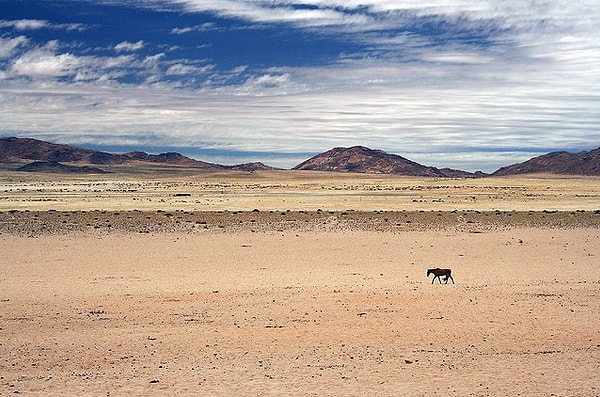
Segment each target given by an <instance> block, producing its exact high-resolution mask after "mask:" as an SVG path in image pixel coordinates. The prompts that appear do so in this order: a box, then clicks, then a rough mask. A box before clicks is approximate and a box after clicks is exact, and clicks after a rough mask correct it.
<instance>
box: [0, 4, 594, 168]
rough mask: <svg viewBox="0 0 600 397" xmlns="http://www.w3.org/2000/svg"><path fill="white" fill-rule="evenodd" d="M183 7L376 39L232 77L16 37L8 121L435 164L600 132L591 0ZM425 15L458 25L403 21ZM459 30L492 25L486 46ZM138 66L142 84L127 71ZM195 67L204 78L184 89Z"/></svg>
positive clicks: (0, 106)
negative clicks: (333, 54) (334, 150)
mask: <svg viewBox="0 0 600 397" xmlns="http://www.w3.org/2000/svg"><path fill="white" fill-rule="evenodd" d="M176 2H177V3H178V4H180V5H181V4H183V5H184V6H185V7H186V9H187V10H190V11H194V12H196V11H209V12H213V13H216V14H219V15H223V16H228V17H236V18H240V19H244V20H248V21H255V22H261V23H266V22H279V23H287V24H290V25H294V26H296V27H310V29H311V33H315V32H316V33H321V32H320V30H321V29H326V31H325V33H326V34H335V33H343V35H344V36H343V38H344V39H345V40H354V41H355V42H358V43H361V44H363V45H364V46H365V47H366V49H365V47H363V48H362V49H361V50H360V51H357V53H355V54H341V55H340V57H339V59H338V60H337V62H331V63H330V64H328V65H324V66H323V65H321V66H311V67H278V68H266V69H264V70H259V71H257V70H256V68H255V66H254V65H251V64H250V65H246V63H247V61H243V63H244V65H242V66H239V67H236V68H232V69H230V70H229V71H224V72H223V71H221V72H219V71H218V68H217V66H213V64H212V61H210V62H207V61H202V62H206V63H207V64H203V63H202V62H196V61H194V60H186V59H176V60H173V59H169V54H167V53H157V54H155V55H150V56H147V57H142V56H140V55H138V54H136V53H135V51H137V50H139V49H141V48H142V47H143V46H144V45H145V43H144V42H143V41H138V42H137V43H135V42H133V43H132V42H128V41H124V42H122V43H119V44H118V45H117V46H115V47H114V49H115V50H116V51H121V52H126V54H121V55H120V56H117V57H100V56H81V55H79V56H77V55H74V54H72V53H68V52H61V51H60V45H59V43H58V42H51V43H48V45H46V46H44V47H40V48H29V47H28V45H29V43H28V40H27V38H26V37H24V36H18V37H15V38H6V37H4V38H0V58H1V56H2V55H4V59H9V60H10V62H8V63H7V64H8V65H9V67H8V69H7V70H6V71H5V73H4V78H5V80H4V82H2V81H1V79H0V120H2V124H3V126H4V128H5V130H6V131H29V132H30V133H33V134H37V136H39V137H50V136H51V137H55V138H56V137H58V138H60V139H62V140H63V141H65V142H75V140H76V139H79V140H80V142H81V141H84V142H95V143H100V144H122V143H129V144H133V145H144V144H150V145H152V146H160V145H165V146H182V147H195V146H201V147H204V148H217V149H234V150H242V151H272V152H286V153H291V152H298V151H302V152H315V153H316V152H320V151H323V150H327V149H329V148H331V147H333V146H349V145H354V144H361V145H366V146H370V147H373V148H377V149H383V150H386V151H389V152H392V153H397V154H401V155H403V156H405V157H408V158H410V159H413V160H416V161H419V162H421V163H423V164H427V165H435V166H452V167H456V168H464V169H469V170H476V169H482V170H484V171H493V170H494V169H496V168H498V167H500V166H503V165H508V164H510V163H513V162H517V161H523V160H526V159H527V158H529V157H531V156H532V155H535V154H537V153H534V152H532V151H531V150H534V148H539V147H543V148H544V149H551V148H557V149H564V148H581V149H582V150H583V149H591V148H593V147H597V145H598V142H600V132H599V131H598V125H600V111H599V110H598V109H600V94H599V93H598V92H597V91H598V90H597V89H596V87H600V46H599V44H598V40H597V38H598V37H600V27H599V25H598V24H597V21H598V20H600V14H599V11H598V9H597V7H594V4H592V2H585V1H583V2H568V1H566V0H556V1H549V0H548V1H544V0H542V1H529V0H527V1H516V0H514V1H513V0H506V1H501V2H497V1H491V0H490V1H480V2H471V1H461V0H432V1H427V2H424V1H421V0H419V1H417V0H407V1H402V2H400V1H396V0H346V1H343V2H342V1H341V0H305V1H303V2H302V4H304V5H314V6H318V7H321V8H320V9H306V8H305V9H298V8H297V7H296V8H295V7H294V5H298V4H300V3H297V2H294V1H278V0H275V1H271V0H269V1H266V0H255V1H252V2H248V1H241V0H239V1H234V0H178V1H176ZM130 4H136V5H139V4H140V3H139V2H133V3H130ZM144 4H148V3H147V2H144ZM359 7H365V8H359ZM364 11H367V12H364ZM415 16H416V17H417V18H415ZM418 17H427V18H430V19H428V20H429V21H433V22H436V21H437V22H439V23H440V26H442V27H445V28H446V29H447V30H449V32H448V31H444V29H442V28H440V30H441V33H439V35H440V36H439V37H438V36H435V35H434V34H438V33H436V32H433V33H432V36H428V35H427V34H426V32H421V33H418V32H413V31H396V30H395V29H397V28H398V27H400V26H404V25H403V24H407V25H410V24H411V23H412V24H417V23H418V22H419V20H418ZM433 22H432V23H433ZM11 26H12V25H11ZM211 27H212V26H205V25H196V26H191V27H181V28H176V29H173V30H172V31H171V33H173V34H183V33H186V32H190V31H192V30H202V29H209V28H211ZM452 29H454V30H452ZM355 33H360V34H355ZM451 33H454V34H455V35H456V36H460V35H461V34H463V35H465V36H469V34H470V33H475V34H477V33H479V34H480V35H481V40H482V41H483V42H484V43H483V44H482V43H470V42H467V41H461V40H460V39H456V40H453V36H452V35H451ZM459 38H460V37H459ZM11 57H15V59H11ZM204 74H207V76H204ZM124 75H127V76H131V75H134V76H136V77H138V83H139V82H140V81H142V82H143V83H139V84H137V86H136V85H134V84H132V83H128V84H126V83H124V82H120V80H119V78H120V77H121V76H124ZM197 75H202V78H206V80H205V83H204V84H198V83H197V81H194V83H195V85H194V86H188V85H186V84H187V81H188V80H185V79H189V80H192V79H193V78H194V77H196V76H197ZM0 76H2V74H0ZM140 76H141V78H140ZM10 77H13V78H15V79H16V78H17V77H28V78H29V79H30V81H29V80H28V82H26V83H22V82H21V81H20V80H19V81H16V80H15V81H13V80H10ZM65 77H70V78H71V80H70V81H66V80H67V79H66V78H65ZM234 77H235V78H234ZM180 78H181V79H180ZM174 80H177V81H174ZM231 81H235V82H236V83H235V84H236V85H233V84H232V83H231ZM223 82H227V84H223ZM198 87H201V88H198ZM124 88H126V89H124ZM31 109H35V112H33V111H32V110H31ZM65 131H71V132H72V133H73V135H69V132H66V133H65ZM140 148H141V149H143V146H140ZM507 148H509V149H507ZM510 148H522V149H524V150H525V152H523V151H520V152H519V151H516V150H514V149H510ZM289 159H290V158H288V160H287V161H295V160H296V159H294V160H289ZM296 163H297V162H296ZM296 163H291V164H290V163H288V164H286V166H292V165H295V164H296ZM279 164H280V165H282V164H283V163H279Z"/></svg>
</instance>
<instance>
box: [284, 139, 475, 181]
mask: <svg viewBox="0 0 600 397" xmlns="http://www.w3.org/2000/svg"><path fill="white" fill-rule="evenodd" d="M293 169H295V170H314V171H337V172H360V173H373V174H396V175H409V176H433V177H474V176H483V175H484V174H483V173H477V174H473V173H470V172H466V171H460V170H453V169H449V168H444V169H438V168H435V167H427V166H424V165H421V164H419V163H415V162H414V161H411V160H408V159H405V158H404V157H402V156H398V155H395V154H390V153H386V152H384V151H382V150H373V149H369V148H366V147H363V146H353V147H349V148H343V147H338V148H334V149H331V150H329V151H327V152H324V153H321V154H318V155H316V156H314V157H312V158H310V159H308V160H306V161H304V162H303V163H300V164H298V165H297V166H296V167H294V168H293Z"/></svg>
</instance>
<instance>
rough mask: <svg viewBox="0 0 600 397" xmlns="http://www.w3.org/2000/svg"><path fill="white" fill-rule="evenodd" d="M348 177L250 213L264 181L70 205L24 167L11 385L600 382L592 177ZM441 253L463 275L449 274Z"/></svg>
mask: <svg viewBox="0 0 600 397" xmlns="http://www.w3.org/2000/svg"><path fill="white" fill-rule="evenodd" d="M5 176H6V175H5ZM10 178H12V176H9V177H8V178H5V179H4V182H3V183H5V185H8V184H11V183H13V184H14V183H16V181H14V180H11V179H10ZM344 178H345V177H344ZM344 178H341V179H340V180H336V181H333V182H331V181H329V183H330V184H323V185H318V184H317V185H315V186H313V187H312V188H311V189H312V190H311V189H308V190H307V191H305V192H304V193H302V194H298V195H297V196H294V195H293V194H291V193H289V192H290V191H291V190H288V193H286V196H285V197H286V200H288V201H285V203H286V204H288V205H290V208H297V207H300V206H301V205H302V204H303V203H306V200H307V199H308V200H309V201H310V200H314V201H315V202H316V201H320V203H321V204H324V205H323V208H324V209H323V210H321V211H317V210H316V209H315V208H312V207H309V208H306V211H304V210H297V209H290V210H285V209H281V208H279V206H278V205H274V204H277V203H281V201H280V198H275V199H273V200H275V201H270V200H272V198H271V193H273V191H272V190H269V192H270V193H269V194H265V195H264V197H265V200H267V199H268V200H267V201H262V202H259V201H255V202H254V203H253V204H255V205H254V206H252V207H254V208H257V210H256V211H252V210H248V211H244V212H239V211H238V210H237V208H238V207H239V206H242V207H243V206H248V207H250V205H249V204H250V201H249V199H248V198H247V197H246V196H244V194H246V193H248V192H250V191H251V190H252V189H254V188H248V189H249V190H245V191H242V190H240V191H238V190H236V191H235V192H233V193H231V195H229V196H227V195H226V197H225V198H224V199H225V200H229V201H227V202H228V203H229V206H228V207H226V208H224V209H220V208H215V207H210V211H199V210H198V208H194V211H188V210H186V209H184V208H179V207H177V206H174V208H171V209H169V207H163V205H168V204H169V202H171V203H176V202H177V201H176V200H182V199H183V200H186V199H189V197H190V196H175V194H174V193H173V192H180V193H181V192H182V191H183V188H182V185H180V183H181V181H179V182H177V183H174V184H173V186H175V187H174V188H173V189H171V190H168V192H166V193H165V192H163V193H160V195H159V196H160V197H161V198H160V199H158V200H157V201H153V203H154V204H156V203H157V202H158V203H161V204H159V205H155V206H154V207H151V208H150V207H149V208H142V210H138V209H135V207H134V208H132V207H131V206H130V205H129V204H131V203H133V202H134V201H136V200H133V198H135V197H136V196H135V195H127V194H125V193H119V194H118V195H116V196H112V193H108V192H105V193H101V192H100V193H99V192H88V193H86V194H84V193H83V192H80V193H78V194H76V195H74V196H70V195H71V193H72V191H68V192H65V191H63V192H58V191H57V196H48V197H49V200H58V199H60V200H64V201H60V203H62V204H61V205H64V207H61V208H60V210H58V211H56V210H49V208H46V207H43V206H42V207H38V204H39V203H41V202H43V201H37V200H41V199H42V198H43V197H44V192H46V193H47V191H45V190H44V189H46V188H42V192H39V191H37V189H38V188H37V187H35V186H34V185H33V182H32V181H31V180H30V181H25V182H23V181H21V182H19V183H23V185H22V187H21V188H20V189H24V190H21V191H19V192H16V191H12V192H14V193H15V194H13V193H11V191H8V190H7V191H6V192H5V196H4V201H2V203H1V205H0V207H1V209H2V210H1V211H0V252H1V255H0V395H9V394H10V395H15V394H17V393H18V394H20V395H44V396H50V395H61V396H62V395H93V396H107V395H113V396H116V395H126V394H129V395H277V396H280V395H289V396H304V395H319V396H321V395H336V396H337V395H348V396H350V395H356V396H363V395H377V396H388V395H389V396H392V395H393V396H397V395H409V396H432V395H439V396H507V395H514V396H516V395H521V396H538V395H545V396H551V395H555V396H599V395H600V382H599V381H598V379H600V333H599V332H598V329H600V317H599V316H598V313H600V266H599V262H598V255H599V253H600V226H599V222H600V220H599V219H600V213H599V212H598V211H597V209H598V208H597V202H596V207H594V206H593V204H591V203H592V199H593V197H595V196H594V195H595V194H597V193H594V191H593V188H591V190H590V189H588V188H587V187H582V185H580V182H572V181H568V182H565V181H563V180H559V181H549V180H545V179H544V180H535V181H534V182H531V183H529V182H527V183H525V182H523V180H518V181H514V180H511V181H504V183H506V185H509V184H510V185H511V186H515V185H518V184H519V183H520V184H522V185H523V186H522V187H521V188H519V189H517V190H514V189H513V188H510V189H508V188H507V190H510V191H511V192H513V193H511V194H507V195H506V196H505V197H504V198H503V199H502V202H503V203H504V205H506V206H507V208H509V209H510V208H513V209H515V210H518V211H513V210H509V209H503V210H492V209H488V207H487V204H485V203H488V204H489V203H490V202H491V201H490V200H492V199H491V198H484V193H483V192H486V191H488V190H487V189H488V188H486V187H484V186H480V189H479V190H477V191H478V192H480V194H481V196H480V197H479V198H478V199H477V200H475V204H474V203H473V202H472V203H471V205H470V207H468V208H466V207H465V208H464V209H459V210H442V209H439V208H437V207H436V206H435V205H437V204H439V202H437V201H436V203H437V204H434V203H432V198H431V197H429V198H423V200H426V201H424V202H422V203H416V204H419V205H425V204H427V205H431V206H430V207H425V209H422V210H419V209H415V208H413V209H412V210H410V208H411V207H410V206H409V208H408V209H409V210H408V211H405V210H402V209H398V208H397V207H401V205H400V204H398V205H397V206H396V207H395V208H396V210H395V211H391V210H380V209H378V208H370V209H369V210H368V211H367V210H364V211H355V210H354V209H348V208H353V207H356V208H358V206H355V204H357V203H359V199H360V198H361V195H360V194H358V193H356V194H355V195H353V193H352V191H351V190H343V191H342V193H341V196H338V195H337V194H336V195H334V197H333V198H332V196H328V198H327V199H326V200H325V198H324V196H322V195H321V190H323V189H325V188H327V187H328V186H329V187H330V186H341V185H342V184H343V183H346V182H347V180H345V179H344ZM1 180H2V178H0V181H1ZM302 180H304V179H302ZM58 182H61V183H64V184H65V186H66V185H67V181H58ZM58 182H57V181H45V182H44V183H45V185H44V186H50V185H51V184H53V183H58ZM130 182H131V181H130ZM230 182H231V181H230ZM69 183H71V184H70V185H69V186H75V185H76V184H75V183H74V182H73V181H71V182H69ZM85 183H86V184H87V185H86V186H88V185H89V184H90V183H91V182H90V181H88V182H85ZM94 183H95V182H94ZM223 183H224V184H227V183H229V182H227V181H225V182H223ZM235 183H238V182H235V181H233V182H231V184H232V185H234V184H235ZM263 183H264V182H263ZM302 183H304V182H302ZM320 183H321V182H320ZM394 183H397V184H400V183H401V182H399V181H396V182H394ZM402 183H408V182H406V181H404V182H402ZM410 183H412V182H410ZM431 183H432V185H430V186H434V185H435V183H437V184H440V183H441V184H444V186H447V183H448V182H447V181H445V182H444V181H438V182H435V183H434V182H431ZM462 183H467V182H462ZM468 183H483V182H468ZM486 183H488V184H489V182H486ZM596 183H597V181H596V180H593V181H592V182H591V183H590V184H591V185H592V186H593V185H594V184H596ZM290 184H291V185H293V186H300V185H302V184H298V183H297V181H295V182H293V183H292V182H290ZM150 185H151V184H148V183H146V184H145V185H144V186H146V187H147V186H150ZM493 185H494V186H496V188H499V186H500V185H501V184H498V183H493ZM11 186H13V188H14V185H11ZM236 186H237V185H236ZM365 186H366V182H365ZM397 186H399V185H397ZM436 186H437V185H436ZM486 186H490V185H486ZM11 189H12V188H11ZM148 189H149V188H148ZM240 189H241V188H240ZM294 189H296V188H294ZM298 189H300V188H298ZM327 189H328V188H327ZM431 189H433V190H435V191H438V190H439V189H442V190H443V189H447V188H435V189H434V188H431ZM431 189H430V190H431ZM586 189H588V190H586ZM292 190H293V189H292ZM200 191H201V190H194V191H193V192H192V193H191V194H192V195H197V194H198V195H199V194H200V193H199V192H200ZM332 191H334V190H332ZM400 191H401V190H400ZM459 191H460V189H458V188H456V191H455V193H451V196H452V197H450V198H449V197H446V199H452V200H454V198H457V197H459V196H460V194H459V193H460V192H459ZM543 191H551V192H552V193H551V194H547V195H546V196H543V195H541V193H542V192H543ZM244 192H245V193H244ZM363 192H364V191H363ZM393 192H398V191H396V190H394V191H393ZM448 192H449V191H444V194H446V196H448V194H447V193H448ZM533 192H538V193H539V195H538V193H535V195H536V196H535V198H534V199H533V198H532V196H530V194H534V193H533ZM561 192H564V193H561ZM94 193H96V194H97V195H100V196H102V197H101V200H100V203H101V204H107V203H108V204H110V203H112V204H110V205H107V207H110V208H111V209H110V210H108V209H107V210H101V209H97V208H96V206H97V205H98V203H99V201H96V200H95V198H94V197H95V196H96V195H95V194H94ZM132 193H133V192H132ZM242 193H244V194H242ZM311 193H312V194H311ZM104 194H106V196H104ZM157 194H158V193H157ZM248 194H251V193H248ZM288 194H289V196H288ZM394 194H396V193H394ZM436 194H437V193H436ZM472 194H473V192H467V193H466V194H465V197H467V196H468V195H472ZM365 195H366V196H368V194H366V193H365ZM58 196H60V197H58ZM57 197H58V198H57ZM153 197H155V198H154V199H156V197H158V196H153ZM191 197H192V198H193V197H194V196H191ZM290 197H292V198H293V200H291V201H289V200H290ZM316 197H318V200H317V198H316ZM352 197H354V198H352ZM373 197H379V196H373ZM393 197H394V199H395V200H396V201H397V203H402V202H404V201H403V200H405V199H406V198H405V197H403V196H393ZM411 197H412V196H411ZM432 197H433V196H432ZM436 197H439V196H436ZM161 199H162V200H165V201H163V202H160V200H161ZM387 199H390V198H389V196H388V198H387ZM413 199H414V198H411V199H410V203H412V202H413V201H412V200H413ZM529 199H531V200H529ZM85 200H88V201H85ZM115 200H116V201H115ZM169 200H171V201H169ZM247 200H248V201H247ZM322 200H325V201H322ZM348 200H349V201H348ZM377 200H379V199H377ZM407 200H408V199H407ZM528 200H529V201H528ZM28 202H29V203H30V204H32V205H31V207H28V206H27V203H28ZM267 202H268V203H269V204H268V205H267V204H266V203H267ZM11 203H12V204H11ZM57 203H59V202H58V201H50V204H48V205H49V206H51V207H54V206H55V205H57ZM128 203H129V204H128ZM348 203H350V205H351V207H346V206H345V205H347V204H348ZM377 203H380V202H379V201H377ZM477 203H479V204H481V207H478V206H477ZM523 203H526V206H527V207H529V206H531V205H533V206H534V208H533V210H531V211H530V210H526V209H525V208H526V207H525V206H524V205H523ZM551 203H559V204H560V208H561V209H568V210H566V211H565V210H561V211H556V210H554V209H551V210H542V209H543V208H550V207H548V205H549V204H551ZM13 204H14V205H13ZM416 204H415V205H416ZM186 205H187V204H186ZM271 205H274V206H273V207H271ZM51 207H50V208H51ZM252 207H250V208H252ZM344 208H346V209H344ZM594 208H595V209H596V210H594ZM438 266H439V267H450V268H452V270H453V276H454V279H455V281H456V284H452V283H450V284H447V285H445V284H444V285H440V284H438V283H436V284H433V285H432V284H431V277H430V278H427V277H426V269H427V268H428V267H438Z"/></svg>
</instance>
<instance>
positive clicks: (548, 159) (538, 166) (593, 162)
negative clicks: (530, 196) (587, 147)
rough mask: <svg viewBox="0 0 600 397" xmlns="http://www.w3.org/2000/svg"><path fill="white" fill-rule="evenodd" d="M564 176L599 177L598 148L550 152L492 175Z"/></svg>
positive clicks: (599, 151) (599, 154) (599, 157)
mask: <svg viewBox="0 0 600 397" xmlns="http://www.w3.org/2000/svg"><path fill="white" fill-rule="evenodd" d="M536 173H550V174H564V175H588V176H600V147H599V148H598V149H594V150H591V151H589V152H580V153H569V152H552V153H548V154H544V155H541V156H538V157H534V158H532V159H529V160H527V161H525V162H523V163H518V164H513V165H509V166H508V167H502V168H500V169H499V170H497V171H496V172H494V173H493V174H492V175H494V176H509V175H518V174H536Z"/></svg>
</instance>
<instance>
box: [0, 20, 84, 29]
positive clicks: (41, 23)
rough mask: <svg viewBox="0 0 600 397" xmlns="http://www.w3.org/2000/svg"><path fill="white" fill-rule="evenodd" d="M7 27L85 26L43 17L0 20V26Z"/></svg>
mask: <svg viewBox="0 0 600 397" xmlns="http://www.w3.org/2000/svg"><path fill="white" fill-rule="evenodd" d="M7 27H10V28H13V29H15V30H20V31H23V30H39V29H64V30H84V29H86V28H87V27H86V26H85V25H84V24H80V23H51V22H50V21H47V20H43V19H19V20H11V21H7V20H0V28H7Z"/></svg>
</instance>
